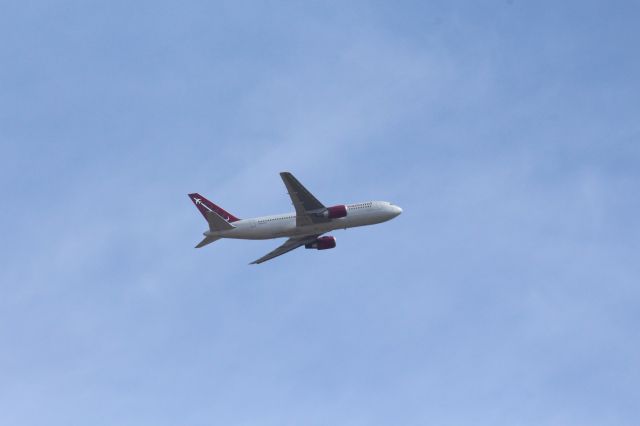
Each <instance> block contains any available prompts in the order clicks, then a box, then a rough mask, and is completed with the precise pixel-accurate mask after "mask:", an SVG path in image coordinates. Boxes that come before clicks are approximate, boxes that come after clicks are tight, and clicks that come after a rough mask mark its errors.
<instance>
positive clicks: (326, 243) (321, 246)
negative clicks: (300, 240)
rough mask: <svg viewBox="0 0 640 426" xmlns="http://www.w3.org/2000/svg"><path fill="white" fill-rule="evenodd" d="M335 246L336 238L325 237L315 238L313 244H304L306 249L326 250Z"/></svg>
mask: <svg viewBox="0 0 640 426" xmlns="http://www.w3.org/2000/svg"><path fill="white" fill-rule="evenodd" d="M335 246H336V238H335V237H332V236H329V235H327V236H326V237H320V238H317V239H316V240H315V241H314V242H312V243H309V244H305V245H304V248H306V249H316V250H327V249H332V248H334V247H335Z"/></svg>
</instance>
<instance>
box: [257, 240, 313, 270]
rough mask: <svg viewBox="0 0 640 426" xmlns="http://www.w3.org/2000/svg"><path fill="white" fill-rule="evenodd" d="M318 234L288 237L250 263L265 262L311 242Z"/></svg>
mask: <svg viewBox="0 0 640 426" xmlns="http://www.w3.org/2000/svg"><path fill="white" fill-rule="evenodd" d="M319 235H320V234H317V235H305V236H303V237H293V238H289V239H288V240H287V241H285V242H284V244H282V245H281V246H280V247H278V248H277V249H275V250H273V251H272V252H269V253H267V254H266V255H264V256H262V257H261V258H260V259H258V260H254V261H253V262H251V265H256V264H259V263H262V262H266V261H267V260H270V259H273V258H274V257H278V256H280V255H283V254H285V253H288V252H290V251H291V250H295V249H297V248H298V247H300V246H303V245H305V244H308V243H311V242H313V241H315V240H316V239H317V238H318V236H319Z"/></svg>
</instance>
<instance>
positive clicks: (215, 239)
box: [196, 237, 220, 248]
mask: <svg viewBox="0 0 640 426" xmlns="http://www.w3.org/2000/svg"><path fill="white" fill-rule="evenodd" d="M219 239H220V237H205V239H204V240H202V241H200V242H199V243H198V245H197V246H196V248H201V247H204V246H206V245H207V244H211V243H212V242H214V241H218V240H219Z"/></svg>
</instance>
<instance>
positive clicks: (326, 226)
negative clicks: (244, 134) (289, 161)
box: [204, 201, 402, 240]
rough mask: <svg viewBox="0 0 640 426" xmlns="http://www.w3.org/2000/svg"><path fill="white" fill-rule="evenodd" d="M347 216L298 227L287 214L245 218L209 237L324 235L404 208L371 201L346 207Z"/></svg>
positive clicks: (383, 218) (369, 222) (381, 219)
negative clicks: (231, 227) (232, 227)
mask: <svg viewBox="0 0 640 426" xmlns="http://www.w3.org/2000/svg"><path fill="white" fill-rule="evenodd" d="M346 207H347V215H346V216H345V217H341V218H339V219H331V220H329V221H328V222H323V223H316V224H312V225H305V226H296V214H295V213H286V214H279V215H273V216H262V217H256V218H252V219H242V220H238V221H235V222H233V226H234V229H230V230H226V231H207V232H205V233H204V235H206V236H211V237H218V238H237V239H244V240H266V239H270V238H280V237H295V236H302V235H315V234H324V233H325V232H329V231H333V230H336V229H347V228H354V227H356V226H365V225H373V224H376V223H381V222H386V221H387V220H390V219H393V218H394V217H396V216H398V215H399V214H400V213H402V209H401V208H400V207H398V206H395V205H393V204H391V203H389V202H387V201H368V202H364V203H355V204H346Z"/></svg>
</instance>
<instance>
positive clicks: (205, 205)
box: [189, 192, 240, 222]
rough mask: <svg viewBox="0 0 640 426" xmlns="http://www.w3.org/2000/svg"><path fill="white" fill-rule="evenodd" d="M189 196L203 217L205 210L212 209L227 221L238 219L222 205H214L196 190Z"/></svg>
mask: <svg viewBox="0 0 640 426" xmlns="http://www.w3.org/2000/svg"><path fill="white" fill-rule="evenodd" d="M189 198H191V201H193V204H195V206H196V207H197V208H198V210H199V211H200V213H201V214H202V217H204V218H205V219H206V218H207V212H211V211H213V212H216V213H218V214H219V215H220V216H222V217H223V218H224V219H226V220H227V222H235V221H238V220H240V219H239V218H237V217H235V216H234V215H232V214H231V213H229V212H228V211H226V210H225V209H223V208H222V207H218V206H216V205H215V204H213V203H212V202H211V201H209V200H207V199H206V198H204V197H203V196H202V195H200V194H198V193H197V192H196V193H193V194H189Z"/></svg>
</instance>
